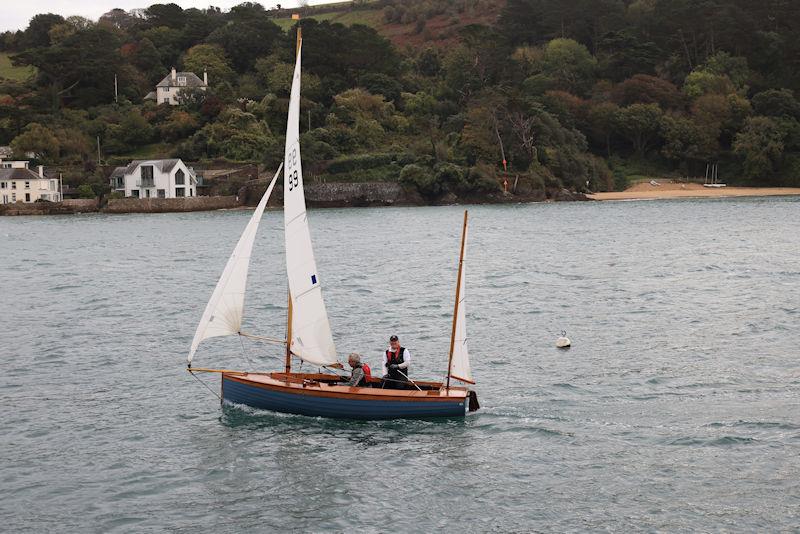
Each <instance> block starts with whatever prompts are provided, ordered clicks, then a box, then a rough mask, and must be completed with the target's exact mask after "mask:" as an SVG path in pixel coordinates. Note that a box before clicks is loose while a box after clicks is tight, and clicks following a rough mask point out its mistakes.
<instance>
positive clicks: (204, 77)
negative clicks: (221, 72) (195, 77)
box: [203, 69, 208, 85]
mask: <svg viewBox="0 0 800 534" xmlns="http://www.w3.org/2000/svg"><path fill="white" fill-rule="evenodd" d="M203 85H208V72H207V71H206V69H203Z"/></svg>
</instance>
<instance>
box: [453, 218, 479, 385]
mask: <svg viewBox="0 0 800 534" xmlns="http://www.w3.org/2000/svg"><path fill="white" fill-rule="evenodd" d="M463 242H464V245H463V251H462V254H461V266H460V269H459V274H460V276H459V279H458V291H457V292H458V302H457V303H456V310H455V312H456V317H455V335H454V336H453V356H452V358H451V359H450V369H449V371H448V374H449V375H450V376H451V377H452V378H455V379H456V380H461V381H462V382H469V383H470V384H474V383H475V380H474V379H473V378H472V369H471V368H470V365H469V349H468V347H467V322H466V314H467V309H466V306H465V304H466V299H467V294H466V291H465V279H466V276H467V261H466V255H467V224H466V214H465V219H464V236H463Z"/></svg>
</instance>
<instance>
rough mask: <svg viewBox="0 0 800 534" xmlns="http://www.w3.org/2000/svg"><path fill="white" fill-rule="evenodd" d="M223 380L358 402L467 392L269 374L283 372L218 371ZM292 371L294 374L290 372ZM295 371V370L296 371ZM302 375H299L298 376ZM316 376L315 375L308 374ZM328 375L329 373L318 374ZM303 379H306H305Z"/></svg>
mask: <svg viewBox="0 0 800 534" xmlns="http://www.w3.org/2000/svg"><path fill="white" fill-rule="evenodd" d="M221 374H222V378H223V382H224V380H231V381H234V382H239V383H242V384H246V385H250V386H255V387H259V388H262V389H268V390H272V391H279V392H283V393H292V394H295V395H305V396H311V397H323V398H340V399H351V400H360V401H394V402H397V401H407V402H454V403H460V402H463V401H464V399H466V398H467V395H468V391H467V388H464V387H456V386H451V387H450V389H449V390H446V389H440V390H435V389H433V390H423V391H418V390H401V389H376V388H365V387H352V386H339V385H332V384H327V383H325V382H321V381H316V380H313V379H303V378H300V381H297V380H295V381H287V380H285V379H284V380H279V379H277V378H274V377H273V376H272V375H278V376H280V375H285V374H286V373H270V374H263V373H258V374H254V373H247V372H243V373H238V372H235V373H221ZM293 374H294V373H293ZM298 374H299V373H298ZM301 376H302V375H301ZM311 376H317V375H311ZM321 376H325V377H329V376H330V375H321ZM304 380H308V381H307V382H305V381H304Z"/></svg>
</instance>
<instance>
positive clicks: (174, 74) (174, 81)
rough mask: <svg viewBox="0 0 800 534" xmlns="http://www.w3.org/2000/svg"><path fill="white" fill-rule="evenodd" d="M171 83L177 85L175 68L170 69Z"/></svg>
mask: <svg viewBox="0 0 800 534" xmlns="http://www.w3.org/2000/svg"><path fill="white" fill-rule="evenodd" d="M172 83H173V84H174V83H178V73H177V72H175V67H172Z"/></svg>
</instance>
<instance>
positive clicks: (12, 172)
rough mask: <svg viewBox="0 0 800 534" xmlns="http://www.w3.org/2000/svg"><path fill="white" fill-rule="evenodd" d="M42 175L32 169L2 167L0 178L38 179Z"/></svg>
mask: <svg viewBox="0 0 800 534" xmlns="http://www.w3.org/2000/svg"><path fill="white" fill-rule="evenodd" d="M39 178H40V176H39V175H38V174H36V173H35V172H33V171H32V170H30V169H0V180H38V179H39Z"/></svg>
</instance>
